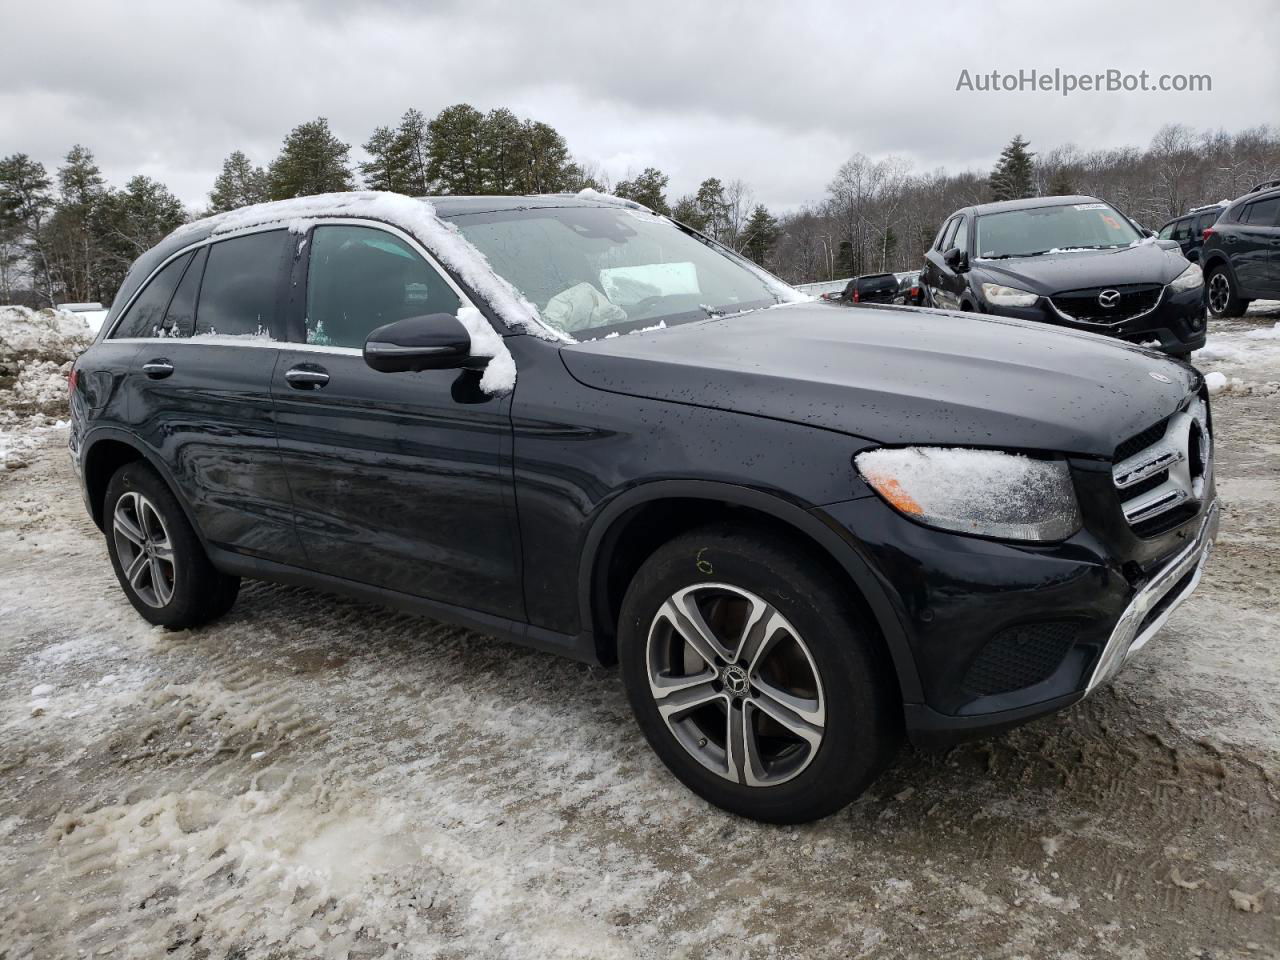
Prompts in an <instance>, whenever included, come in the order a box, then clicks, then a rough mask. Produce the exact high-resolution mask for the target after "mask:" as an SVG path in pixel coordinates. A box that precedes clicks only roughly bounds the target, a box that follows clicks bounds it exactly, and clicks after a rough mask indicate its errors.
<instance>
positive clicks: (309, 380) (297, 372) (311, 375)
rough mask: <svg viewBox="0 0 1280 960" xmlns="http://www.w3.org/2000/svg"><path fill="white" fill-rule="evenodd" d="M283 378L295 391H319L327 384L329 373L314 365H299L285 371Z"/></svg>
mask: <svg viewBox="0 0 1280 960" xmlns="http://www.w3.org/2000/svg"><path fill="white" fill-rule="evenodd" d="M284 378H285V380H286V382H288V384H289V386H291V387H293V388H294V389H295V390H319V389H320V388H321V387H323V386H324V385H325V384H326V383H328V382H329V373H328V371H327V370H325V369H324V367H320V366H317V365H316V364H314V363H300V364H298V366H296V367H292V368H291V369H289V370H287V371H285V375H284Z"/></svg>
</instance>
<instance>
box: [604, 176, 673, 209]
mask: <svg viewBox="0 0 1280 960" xmlns="http://www.w3.org/2000/svg"><path fill="white" fill-rule="evenodd" d="M669 180H670V177H668V176H667V175H666V174H665V173H663V172H662V171H661V170H659V169H658V168H656V167H645V168H644V171H643V172H642V173H641V174H640V175H639V176H637V177H636V178H635V179H633V180H620V181H619V182H618V185H617V186H616V187H614V188H613V192H614V193H615V194H616V195H617V196H619V197H623V198H625V199H627V200H634V201H635V202H636V203H642V204H644V205H645V206H646V207H648V208H649V209H650V210H652V211H653V212H654V213H664V214H665V213H670V212H671V208H670V207H668V206H667V197H666V189H667V182H668V181H669Z"/></svg>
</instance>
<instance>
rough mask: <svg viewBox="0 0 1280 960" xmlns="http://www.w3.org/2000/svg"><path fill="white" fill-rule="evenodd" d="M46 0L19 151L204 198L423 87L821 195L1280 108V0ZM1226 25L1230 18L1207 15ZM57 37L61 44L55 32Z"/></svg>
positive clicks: (693, 173) (641, 161)
mask: <svg viewBox="0 0 1280 960" xmlns="http://www.w3.org/2000/svg"><path fill="white" fill-rule="evenodd" d="M120 9H121V8H119V7H116V5H109V4H101V3H89V2H84V3H61V2H60V3H47V4H32V5H26V6H24V7H22V8H20V9H13V10H10V11H8V12H6V14H5V22H6V26H7V28H8V29H7V33H8V35H9V37H10V38H12V39H15V40H16V41H17V42H13V43H11V44H10V45H9V49H8V50H7V51H6V69H5V70H4V72H3V76H2V77H0V152H3V153H9V152H13V151H16V150H22V151H25V152H28V153H31V154H32V155H33V156H36V157H38V158H39V159H41V160H43V161H45V162H46V163H47V164H50V165H52V164H54V163H56V162H57V160H58V159H59V157H60V156H61V155H62V154H63V153H65V151H66V149H67V148H68V147H69V146H70V145H71V144H72V143H76V142H81V143H84V144H86V145H88V146H90V147H91V148H92V149H93V150H94V151H95V152H96V154H97V156H98V158H99V161H100V163H101V164H102V166H103V169H104V171H105V172H106V173H107V175H108V176H109V177H110V179H111V180H112V181H113V182H116V183H122V182H123V181H124V180H125V179H127V178H128V177H129V176H130V175H132V174H133V173H136V172H143V173H147V174H149V175H151V176H156V177H158V178H160V179H162V180H164V181H165V182H167V183H168V184H169V185H170V186H171V187H173V188H174V189H175V191H177V192H178V194H179V195H180V196H182V197H183V199H184V200H186V201H187V202H188V203H191V204H193V205H197V204H199V203H201V202H202V201H203V199H204V196H205V194H206V193H207V191H208V189H209V187H210V185H211V182H212V179H213V176H214V175H215V173H216V172H217V169H218V167H219V165H220V164H221V161H222V159H223V157H225V156H226V154H227V153H229V152H230V151H231V150H233V149H237V148H239V149H244V150H245V151H246V152H247V153H249V154H250V155H251V156H253V157H254V158H255V159H256V160H257V161H259V162H263V163H265V162H267V161H269V160H270V158H271V157H272V156H273V155H274V153H275V151H276V149H277V148H278V146H279V142H280V139H281V138H282V137H283V136H284V134H285V133H286V132H287V131H288V130H289V129H290V128H291V127H292V126H294V125H295V124H297V123H299V122H301V121H303V120H307V119H310V118H312V117H314V116H317V115H324V116H327V117H329V119H330V121H331V123H332V124H333V126H334V128H335V130H336V131H337V132H338V133H339V135H340V136H342V137H343V138H344V139H346V140H348V141H349V142H351V143H352V144H353V145H354V146H358V145H359V144H360V143H361V142H362V141H364V140H365V139H366V138H367V137H368V135H369V132H370V131H371V130H372V128H373V127H374V126H375V125H377V124H380V123H389V122H393V121H394V120H395V119H396V118H397V117H398V116H399V115H400V114H401V113H402V112H403V111H404V110H405V109H406V108H408V107H410V106H416V107H418V108H419V109H421V110H423V111H424V112H426V113H428V114H432V113H434V112H436V111H437V110H439V109H440V108H441V107H443V106H446V105H448V104H451V103H457V102H459V101H468V102H471V103H473V104H475V105H476V106H478V107H480V108H481V109H488V108H489V107H493V106H498V105H506V106H510V107H512V108H513V109H515V110H516V111H517V112H519V113H523V114H528V115H532V116H535V117H537V118H538V119H541V120H545V121H546V122H548V123H551V124H552V125H554V126H555V127H557V128H558V129H559V130H560V131H561V132H562V133H564V134H565V136H566V137H567V138H568V140H569V143H570V146H571V147H572V149H573V150H574V152H575V154H576V155H578V156H580V157H582V158H584V159H589V160H594V161H597V162H600V163H602V164H603V165H604V166H605V167H606V169H608V170H609V172H610V173H612V174H613V175H614V176H615V177H617V176H620V175H622V174H625V173H626V172H627V170H628V169H639V168H640V167H643V166H645V165H650V164H652V165H656V166H659V167H661V168H662V169H664V170H665V171H667V172H668V173H670V174H671V177H672V183H671V190H672V192H673V193H681V192H686V191H689V190H691V189H692V188H693V187H694V186H696V184H697V182H698V181H699V180H700V179H701V178H703V177H704V176H709V175H717V176H720V177H722V178H725V179H731V178H735V177H741V178H743V179H745V180H747V181H749V182H750V183H751V184H752V185H753V186H754V188H755V192H756V194H757V196H758V198H759V199H761V200H764V201H765V202H767V203H770V204H771V205H773V206H775V207H779V208H788V207H794V206H798V205H800V204H802V203H805V202H811V201H814V200H816V199H818V198H820V196H821V194H822V192H823V188H824V186H825V184H826V182H827V181H828V180H829V179H830V177H831V175H832V173H833V172H834V170H835V168H836V167H837V166H838V165H839V163H840V162H841V161H842V160H844V159H845V158H846V157H848V156H849V155H850V154H851V153H853V152H855V151H861V152H864V153H867V154H870V155H872V156H884V155H888V154H896V155H899V156H902V157H905V158H907V159H909V160H911V161H912V162H913V163H914V164H915V165H916V167H917V168H918V169H931V168H934V167H936V166H940V165H945V166H948V167H951V168H953V169H954V168H963V167H971V166H974V167H980V168H986V167H987V166H988V165H989V164H990V163H991V161H992V159H993V158H994V156H995V154H996V152H998V150H999V147H1000V146H1001V145H1002V144H1003V143H1004V142H1005V141H1007V140H1008V139H1009V137H1010V136H1012V134H1013V133H1015V132H1021V133H1023V134H1024V135H1025V136H1027V137H1028V138H1029V139H1030V140H1031V141H1032V144H1033V148H1042V149H1047V148H1049V147H1052V146H1056V145H1059V144H1063V143H1068V142H1073V143H1076V144H1078V145H1080V146H1082V147H1085V148H1092V147H1104V146H1119V145H1123V144H1139V145H1141V144H1145V143H1146V142H1147V141H1148V140H1149V139H1150V137H1151V135H1152V134H1153V133H1154V132H1155V130H1156V129H1157V128H1158V127H1159V126H1160V125H1161V124H1163V123H1165V122H1170V121H1173V122H1181V123H1186V124H1189V125H1191V126H1193V127H1197V128H1210V127H1212V128H1217V127H1223V128H1226V129H1229V130H1234V129H1240V128H1244V127H1247V126H1254V125H1257V124H1260V123H1268V122H1270V123H1276V122H1278V121H1280V115H1277V112H1276V105H1277V103H1280V96H1277V95H1278V94H1280V58H1277V57H1276V56H1275V50H1276V49H1277V43H1276V41H1277V39H1280V36H1278V34H1280V30H1278V29H1277V23H1278V22H1280V18H1277V17H1275V16H1274V7H1273V6H1272V5H1270V4H1269V3H1267V2H1265V0H1253V2H1238V3H1235V4H1232V5H1230V6H1226V5H1220V6H1219V7H1217V8H1214V14H1213V17H1214V20H1213V22H1212V24H1211V26H1210V25H1208V24H1206V21H1205V20H1204V15H1205V11H1206V8H1205V7H1204V6H1203V4H1201V3H1190V2H1175V0H1166V2H1163V3H1160V4H1158V5H1149V4H1118V3H1115V2H1114V0H1108V2H1077V3H1073V4H1068V5H1052V6H1051V5H1047V4H1026V3H1000V4H992V5H986V6H983V7H981V8H974V7H971V6H967V5H966V6H958V5H955V4H929V5H924V4H919V3H917V4H912V5H910V6H907V5H905V4H900V5H892V6H891V5H887V4H876V5H868V6H867V7H865V8H854V7H853V6H852V5H850V4H847V3H839V4H837V3H827V2H802V3H791V4H787V5H783V4H776V3H775V4H765V3H730V2H723V3H720V4H716V5H712V4H708V3H690V2H689V0H680V2H676V0H650V2H646V3H644V4H599V3H594V4H587V3H579V2H569V0H560V2H556V0H544V2H540V3H536V4H511V3H497V2H491V0H473V2H465V3H464V2H448V3H435V4H432V5H430V7H429V9H428V8H426V6H425V5H422V4H417V3H412V2H409V0H379V2H372V3H363V4H352V3H339V2H336V0H332V2H331V0H321V2H319V3H306V4H296V3H293V2H287V0H276V2H270V3H238V2H234V0H224V2H218V3H215V2H210V3H205V4H189V5H181V6H178V5H175V4H172V3H144V4H132V5H130V6H129V8H128V9H129V11H130V12H129V13H128V15H122V14H121V12H120ZM1206 27H1208V29H1206ZM51 51H52V52H51ZM1055 67H1059V68H1061V69H1063V70H1068V71H1074V72H1080V73H1085V72H1093V71H1100V70H1105V69H1107V68H1117V69H1122V70H1126V71H1137V70H1142V69H1146V70H1149V71H1151V72H1152V73H1153V74H1160V73H1165V72H1168V73H1173V72H1206V73H1209V74H1211V75H1212V77H1213V90H1212V92H1211V93H1195V94H1193V93H1181V94H1179V93H1165V94H1157V93H1132V94H1121V93H1092V94H1084V93H1081V94H1076V95H1075V96H1072V97H1070V98H1065V99H1064V98H1062V97H1060V96H1058V95H1056V94H1053V93H1001V94H978V93H966V92H956V91H955V84H956V79H957V77H958V75H959V73H960V70H961V69H965V68H967V69H969V70H970V71H973V72H979V71H990V70H992V69H998V70H1001V71H1005V72H1012V71H1017V70H1019V69H1031V68H1038V69H1041V70H1044V69H1048V70H1052V69H1053V68H1055Z"/></svg>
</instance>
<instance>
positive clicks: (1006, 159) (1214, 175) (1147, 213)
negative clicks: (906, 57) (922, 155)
mask: <svg viewBox="0 0 1280 960" xmlns="http://www.w3.org/2000/svg"><path fill="white" fill-rule="evenodd" d="M1030 147H1031V145H1030V144H1029V143H1028V142H1027V141H1026V140H1025V139H1023V138H1022V137H1021V136H1015V137H1014V138H1013V139H1012V140H1011V141H1010V142H1009V143H1008V144H1007V145H1006V146H1005V147H1004V148H1003V150H1002V151H1001V153H1000V155H999V158H998V159H997V161H996V163H995V165H994V166H993V168H992V169H991V171H990V172H989V173H987V174H982V173H978V172H974V171H968V172H963V173H954V174H953V173H948V172H947V171H945V170H942V169H939V170H934V171H930V172H924V173H917V172H915V171H913V170H912V169H911V166H910V164H909V163H907V162H906V161H904V160H902V159H900V158H897V157H888V158H885V159H882V160H872V159H871V158H869V157H866V156H864V155H863V154H855V155H854V156H853V157H851V158H850V159H849V160H847V161H846V162H845V163H844V164H842V165H841V166H840V168H839V169H838V170H837V171H836V174H835V176H834V177H833V178H832V179H831V181H830V183H828V185H827V190H826V196H825V197H824V198H823V199H822V200H821V201H820V202H818V203H815V204H813V205H811V206H809V207H806V208H804V209H802V210H799V211H797V212H794V213H791V214H789V215H787V216H785V217H782V218H781V220H780V223H779V236H778V240H777V242H776V243H775V244H774V245H773V247H772V249H771V251H770V255H769V261H768V263H767V266H768V267H769V268H770V269H771V270H773V271H774V272H775V273H777V274H778V275H779V276H781V277H783V278H784V279H786V280H789V281H791V282H793V283H800V282H803V281H806V280H833V279H839V278H843V277H851V276H856V275H858V274H864V273H878V272H884V271H895V272H896V271H904V270H918V269H919V268H920V266H921V264H922V262H923V260H924V254H925V251H927V250H928V249H929V247H930V246H931V245H932V243H933V240H934V237H935V236H936V235H937V231H938V228H939V227H940V226H941V225H942V223H943V222H944V221H945V220H946V219H947V217H948V216H949V215H950V214H951V213H953V212H954V211H955V210H957V209H959V208H961V207H966V206H970V205H972V204H978V203H987V202H990V201H995V200H1013V199H1020V198H1024V197H1038V196H1069V195H1072V194H1084V195H1086V196H1093V197H1099V198H1101V199H1103V200H1106V201H1108V202H1110V203H1112V204H1114V205H1115V206H1116V207H1118V208H1119V209H1120V210H1122V211H1123V212H1124V213H1126V214H1128V215H1129V216H1130V217H1132V218H1133V219H1134V220H1135V221H1137V222H1138V223H1139V224H1141V225H1142V226H1144V227H1148V228H1150V229H1153V230H1156V229H1159V228H1160V227H1161V226H1162V225H1163V224H1164V223H1165V222H1167V221H1168V220H1170V219H1172V218H1173V217H1176V216H1179V215H1180V214H1183V213H1186V212H1187V211H1188V210H1190V209H1191V208H1192V207H1196V206H1201V205H1204V204H1209V203H1215V202H1217V201H1219V200H1231V199H1234V198H1236V197H1238V196H1240V195H1241V194H1243V193H1245V192H1246V191H1248V190H1249V189H1250V188H1251V187H1252V186H1254V185H1255V184H1257V183H1259V182H1262V181H1265V180H1270V179H1274V178H1277V177H1280V131H1277V130H1275V129H1272V128H1270V127H1266V126H1261V127H1255V128H1253V129H1249V130H1244V131H1241V132H1239V133H1235V134H1229V133H1226V132H1223V131H1204V132H1197V131H1194V130H1192V129H1191V128H1189V127H1186V126H1183V125H1180V124H1169V125H1166V126H1164V127H1162V128H1161V129H1160V130H1159V131H1158V132H1157V133H1156V135H1155V136H1154V137H1153V138H1152V140H1151V142H1150V143H1149V144H1148V145H1147V146H1146V147H1119V148H1115V149H1109V150H1082V149H1081V148H1079V147H1077V146H1075V145H1071V144H1068V145H1066V146H1058V147H1054V148H1052V149H1050V150H1048V151H1046V152H1044V153H1036V152H1035V151H1033V150H1031V149H1030Z"/></svg>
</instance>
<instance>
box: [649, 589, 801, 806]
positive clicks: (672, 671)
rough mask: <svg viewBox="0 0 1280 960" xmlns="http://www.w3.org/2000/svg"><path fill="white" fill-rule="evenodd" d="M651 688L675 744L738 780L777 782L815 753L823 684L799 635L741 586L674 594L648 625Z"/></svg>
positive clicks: (750, 783)
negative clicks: (674, 739)
mask: <svg viewBox="0 0 1280 960" xmlns="http://www.w3.org/2000/svg"><path fill="white" fill-rule="evenodd" d="M646 661H647V664H648V672H649V689H650V691H651V692H652V694H653V698H654V701H655V702H656V703H657V707H658V713H659V714H660V715H661V716H662V719H663V720H664V721H665V722H666V724H667V727H668V729H670V730H671V733H672V734H673V735H674V736H675V738H676V740H677V742H679V744H680V745H681V746H682V747H683V748H684V749H685V750H686V751H688V753H689V754H690V755H691V756H692V757H693V758H694V759H695V760H697V761H698V763H700V764H702V766H704V767H706V768H707V769H708V770H711V771H712V772H714V773H716V774H718V775H720V776H722V777H724V778H725V779H726V780H731V781H733V782H734V783H741V784H745V785H746V786H751V787H763V786H774V785H776V784H779V783H784V782H786V781H787V780H790V779H792V778H793V777H795V776H797V775H799V774H800V773H801V771H803V770H804V769H805V768H806V767H807V766H808V765H809V764H810V762H812V760H813V758H814V757H815V756H816V755H817V752H818V748H819V747H820V746H821V744H822V737H823V731H824V728H825V726H826V701H825V698H824V696H823V691H822V679H821V677H819V676H818V668H817V665H816V664H815V663H814V659H813V655H812V654H811V653H810V652H809V648H808V647H807V646H806V645H805V642H804V640H803V639H802V638H801V636H800V634H799V632H798V631H797V630H796V629H795V628H794V627H793V626H792V625H791V624H790V623H789V622H788V621H787V619H786V618H785V617H784V616H783V615H782V614H781V613H779V612H778V611H777V610H776V609H775V608H774V607H773V606H772V605H771V604H769V603H768V602H767V601H766V600H764V599H762V598H761V597H758V596H756V595H755V594H754V593H751V592H750V591H748V590H744V589H742V588H741V587H735V586H731V585H729V584H725V583H700V584H697V585H695V586H692V587H685V588H683V589H681V590H677V591H676V592H675V593H673V594H672V595H671V596H670V597H669V598H667V600H666V602H664V603H663V604H662V606H661V607H660V608H659V609H658V613H657V614H656V615H655V616H654V618H653V623H652V624H651V625H650V627H649V639H648V643H647V648H646Z"/></svg>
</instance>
